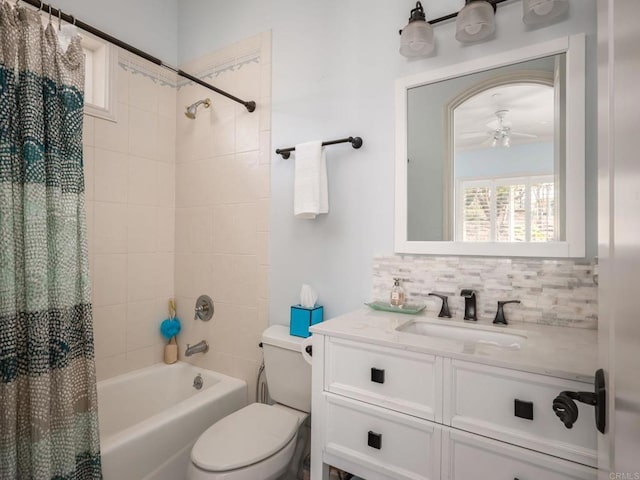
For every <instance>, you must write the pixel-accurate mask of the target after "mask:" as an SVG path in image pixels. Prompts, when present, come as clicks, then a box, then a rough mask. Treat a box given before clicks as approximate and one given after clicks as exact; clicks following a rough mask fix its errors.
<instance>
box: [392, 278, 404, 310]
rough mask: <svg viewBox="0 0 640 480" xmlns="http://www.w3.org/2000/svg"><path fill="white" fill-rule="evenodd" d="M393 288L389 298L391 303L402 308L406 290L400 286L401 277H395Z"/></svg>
mask: <svg viewBox="0 0 640 480" xmlns="http://www.w3.org/2000/svg"><path fill="white" fill-rule="evenodd" d="M393 282H394V283H393V288H392V289H391V296H390V299H389V305H391V306H392V307H398V308H402V307H403V306H404V298H405V296H404V290H403V289H402V287H401V286H400V279H399V278H394V279H393Z"/></svg>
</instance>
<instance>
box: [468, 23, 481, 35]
mask: <svg viewBox="0 0 640 480" xmlns="http://www.w3.org/2000/svg"><path fill="white" fill-rule="evenodd" d="M480 30H482V24H480V23H476V24H475V25H465V27H464V31H465V32H467V33H468V34H469V35H477V33H478V32H479V31H480Z"/></svg>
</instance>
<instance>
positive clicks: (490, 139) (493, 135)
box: [460, 109, 538, 148]
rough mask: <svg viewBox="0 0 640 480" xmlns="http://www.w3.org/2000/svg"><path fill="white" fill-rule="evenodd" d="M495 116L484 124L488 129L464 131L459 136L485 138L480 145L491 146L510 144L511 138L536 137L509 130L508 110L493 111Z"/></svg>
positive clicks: (507, 145)
mask: <svg viewBox="0 0 640 480" xmlns="http://www.w3.org/2000/svg"><path fill="white" fill-rule="evenodd" d="M494 115H495V116H496V118H495V119H494V120H491V121H490V122H489V123H487V124H486V127H487V128H488V130H486V131H484V132H480V131H478V132H465V133H461V134H460V138H463V139H474V138H485V137H486V138H485V140H484V141H483V142H482V143H481V144H480V145H481V146H486V145H491V146H492V147H497V146H500V147H505V148H508V147H510V146H511V138H512V137H514V138H538V136H537V135H534V134H531V133H524V132H514V131H513V130H511V125H512V124H511V121H510V120H509V118H508V115H509V110H508V109H500V110H496V111H495V112H494Z"/></svg>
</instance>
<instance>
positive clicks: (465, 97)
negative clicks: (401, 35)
mask: <svg viewBox="0 0 640 480" xmlns="http://www.w3.org/2000/svg"><path fill="white" fill-rule="evenodd" d="M396 95H397V97H396V104H397V116H398V118H397V132H396V141H397V145H396V150H397V157H396V251H398V252H403V253H437V254H468V255H498V256H548V257H569V256H573V257H580V256H584V249H585V245H584V242H585V238H584V236H585V233H584V224H585V215H584V209H585V206H584V102H585V99H584V37H583V36H576V37H568V38H564V39H560V40H556V41H552V42H547V43H545V44H540V45H537V46H532V47H527V48H525V49H520V50H516V51H511V52H507V53H504V54H501V55H499V56H493V57H487V58H485V59H479V60H475V61H472V62H468V63H465V64H460V65H455V66H451V67H448V68H446V69H442V70H439V71H435V72H428V73H425V74H422V75H417V76H414V77H409V78H405V79H401V80H399V81H398V82H397V90H396ZM568 178H570V179H571V181H570V182H568V181H567V179H568ZM567 212H571V215H567Z"/></svg>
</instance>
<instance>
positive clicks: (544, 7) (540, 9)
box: [533, 0, 553, 17]
mask: <svg viewBox="0 0 640 480" xmlns="http://www.w3.org/2000/svg"><path fill="white" fill-rule="evenodd" d="M551 10H553V0H547V1H546V2H540V3H539V4H537V5H536V6H535V7H533V11H534V12H536V15H540V16H541V17H544V16H545V15H549V12H551Z"/></svg>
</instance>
